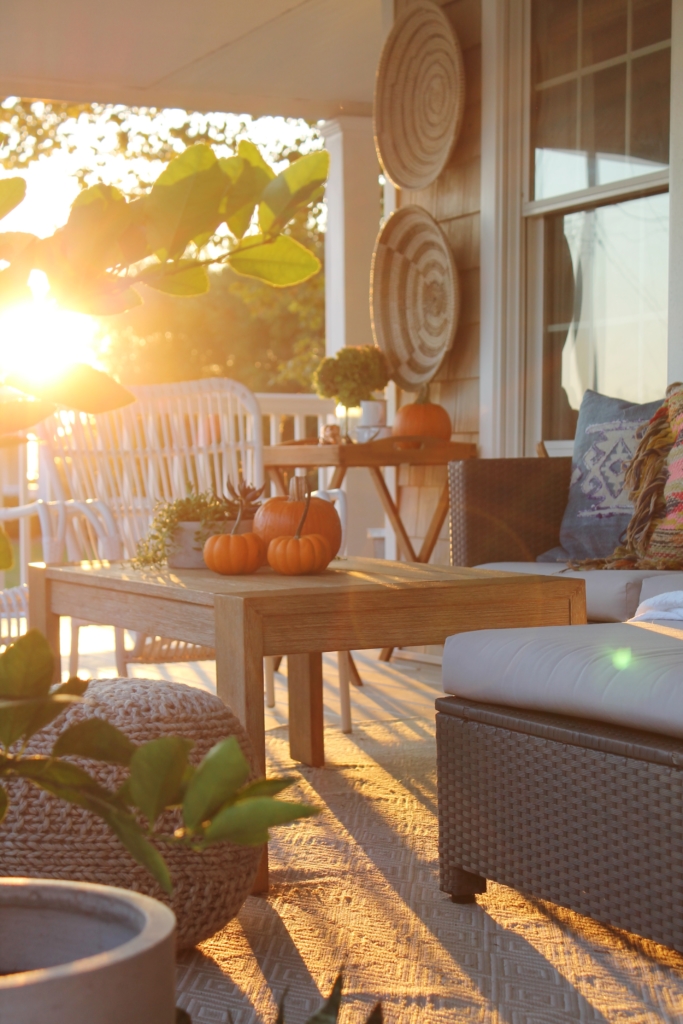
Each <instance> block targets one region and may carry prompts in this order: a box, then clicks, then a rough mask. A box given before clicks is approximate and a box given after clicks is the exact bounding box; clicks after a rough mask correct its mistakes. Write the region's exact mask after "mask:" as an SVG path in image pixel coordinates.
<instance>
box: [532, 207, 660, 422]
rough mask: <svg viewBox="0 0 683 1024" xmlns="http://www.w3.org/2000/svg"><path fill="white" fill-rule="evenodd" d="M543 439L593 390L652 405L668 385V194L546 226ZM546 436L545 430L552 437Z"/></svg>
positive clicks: (567, 216)
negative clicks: (586, 391) (589, 390)
mask: <svg viewBox="0 0 683 1024" xmlns="http://www.w3.org/2000/svg"><path fill="white" fill-rule="evenodd" d="M546 250H547V252H546V256H547V262H546V266H547V277H546V287H545V309H546V332H545V343H544V352H545V367H544V370H545V376H544V387H545V392H544V401H543V424H544V439H547V440H552V439H553V438H555V439H557V438H562V437H563V436H564V437H566V436H567V435H566V433H563V431H565V430H566V429H567V427H568V425H569V424H570V423H571V413H570V412H569V409H570V408H571V409H574V410H576V409H578V408H579V405H580V404H581V398H582V397H583V393H584V391H585V390H586V389H587V388H592V389H593V390H595V391H600V392H602V393H603V394H608V395H611V396H613V397H614V398H625V399H627V400H629V401H632V402H648V401H653V400H654V399H657V398H661V397H662V396H663V395H664V389H665V387H666V354H667V301H668V253H669V196H668V194H667V193H664V194H662V195H657V196H647V197H645V198H642V199H633V200H631V201H629V202H625V203H619V204H616V205H614V206H604V207H601V208H599V209H597V210H583V211H580V212H578V213H570V214H560V215H558V216H555V217H552V218H549V219H548V222H547V229H546ZM546 431H548V433H546Z"/></svg>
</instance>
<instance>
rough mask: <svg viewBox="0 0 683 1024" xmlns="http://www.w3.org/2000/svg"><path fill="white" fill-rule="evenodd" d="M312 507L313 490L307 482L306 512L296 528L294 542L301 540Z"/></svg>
mask: <svg viewBox="0 0 683 1024" xmlns="http://www.w3.org/2000/svg"><path fill="white" fill-rule="evenodd" d="M310 507H311V488H310V487H309V486H308V482H307V483H306V504H305V505H304V512H303V515H302V516H301V521H300V522H299V525H298V526H297V528H296V533H295V534H294V540H301V531H302V530H303V528H304V523H305V522H306V516H307V515H308V510H309V508H310Z"/></svg>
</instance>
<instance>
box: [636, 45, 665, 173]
mask: <svg viewBox="0 0 683 1024" xmlns="http://www.w3.org/2000/svg"><path fill="white" fill-rule="evenodd" d="M670 90H671V51H670V50H661V51H659V52H657V53H650V54H648V55H647V56H646V57H638V58H637V59H636V60H634V61H633V64H632V66H631V153H632V154H633V156H634V157H636V158H638V159H640V160H647V161H649V162H650V163H651V164H658V165H661V166H662V167H667V166H668V164H669V93H670ZM648 169H649V170H656V168H655V167H652V166H649V167H648Z"/></svg>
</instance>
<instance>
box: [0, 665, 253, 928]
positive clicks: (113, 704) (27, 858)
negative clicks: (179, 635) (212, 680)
mask: <svg viewBox="0 0 683 1024" xmlns="http://www.w3.org/2000/svg"><path fill="white" fill-rule="evenodd" d="M87 697H88V704H72V705H71V706H69V708H68V710H67V711H66V712H65V713H64V714H63V715H61V716H60V718H59V719H58V720H57V722H55V723H53V724H52V725H50V726H48V727H47V728H46V729H43V730H42V731H41V732H40V733H38V734H37V735H36V736H34V737H33V738H32V740H31V741H30V743H29V747H28V751H27V752H28V753H33V754H46V753H49V751H50V750H51V749H52V746H53V744H54V742H55V740H56V738H57V736H58V735H59V733H60V732H62V731H63V730H64V729H65V728H66V726H67V725H73V724H74V723H75V722H79V721H82V720H83V719H85V718H94V717H101V718H106V719H108V720H109V721H110V722H111V723H112V725H115V726H116V727H117V728H119V729H121V731H122V732H125V734H126V735H127V736H128V737H129V738H130V739H131V740H132V741H133V742H134V743H144V742H145V740H150V739H156V738H157V737H158V736H185V737H186V738H187V739H191V740H194V741H195V745H194V748H193V749H192V751H191V752H190V760H191V761H192V762H193V763H194V764H196V763H198V762H199V761H200V760H201V759H202V757H204V755H205V754H207V753H208V751H209V750H210V749H211V747H213V746H214V744H216V743H218V741H219V740H222V739H225V737H226V736H230V735H234V736H236V737H237V739H238V742H239V744H240V746H241V747H242V750H243V752H244V754H245V756H246V757H247V758H248V759H249V760H250V762H251V763H252V764H253V754H252V751H251V747H250V744H249V740H248V738H247V735H246V733H245V731H244V729H243V728H242V726H241V725H240V723H239V722H238V720H237V719H236V718H235V716H234V715H233V714H232V712H231V711H230V709H229V708H227V707H225V705H224V704H223V703H222V702H221V701H220V700H219V699H218V697H214V696H213V695H212V694H210V693H205V692H204V691H203V690H199V689H197V688H196V687H192V686H185V685H183V684H181V683H165V682H160V681H159V680H149V679H108V680H97V681H95V682H92V683H91V684H90V686H89V687H88V692H87ZM81 763H82V764H83V767H84V768H86V770H87V771H89V772H90V774H91V775H92V776H93V777H94V778H96V779H97V780H98V781H99V782H101V783H103V784H104V785H106V786H108V787H110V788H116V787H117V786H118V785H120V784H121V782H123V780H124V778H125V777H126V776H127V774H128V773H127V771H126V769H124V768H118V767H116V766H115V765H99V764H96V763H95V762H93V761H83V762H81ZM252 777H255V773H252ZM6 786H7V789H8V790H9V796H10V808H9V811H8V813H7V817H6V818H5V820H4V821H3V823H2V825H1V826H0V875H14V876H17V875H20V876H28V877H29V878H63V879H72V880H76V881H82V882H99V883H100V884H101V885H115V886H119V887H120V888H122V889H134V890H135V891H136V892H141V893H145V894H146V895H148V896H154V897H155V898H156V899H158V900H161V901H162V902H163V903H166V904H167V905H168V906H170V907H171V909H172V910H173V911H174V913H175V915H176V918H177V919H178V930H177V942H178V946H179V947H181V948H182V947H184V946H194V945H196V943H198V942H201V941H202V940H203V939H207V938H209V937H210V936H211V935H214V934H215V933H216V932H217V931H220V929H221V928H222V927H223V926H224V925H225V924H227V922H228V921H229V920H230V919H231V918H232V917H234V916H235V914H236V913H237V911H238V910H239V909H240V907H241V906H242V904H243V903H244V901H245V899H246V898H247V896H248V895H249V893H250V892H251V889H252V886H253V883H254V879H255V878H256V871H257V869H258V864H259V860H260V857H261V850H262V847H251V846H234V845H232V844H230V843H219V844H217V845H216V846H214V847H210V848H209V849H208V850H207V851H206V852H205V853H197V852H195V851H193V850H188V849H183V848H181V847H168V846H160V847H159V848H160V849H161V851H162V853H163V855H164V857H165V859H166V862H167V864H168V866H169V869H170V871H171V877H172V879H173V896H172V897H170V898H169V897H168V896H167V895H166V893H164V892H162V890H161V889H160V888H159V886H158V885H157V884H156V882H155V881H154V879H153V878H152V877H151V875H149V874H148V872H147V871H146V870H145V869H144V868H143V867H141V866H140V865H139V864H137V863H136V862H135V861H134V860H133V858H132V857H131V856H130V854H129V853H128V852H127V850H126V849H125V848H124V847H123V846H122V845H121V843H120V842H119V841H118V839H116V838H115V836H113V835H112V833H111V832H110V831H109V829H108V828H107V826H106V825H105V824H104V822H103V821H102V820H101V819H100V818H97V817H95V815H94V814H91V813H90V812H89V811H86V810H83V808H81V807H75V806H73V805H72V804H67V803H65V802H63V801H61V800H58V799H57V798H56V797H54V796H52V795H51V794H49V793H45V792H43V791H42V790H39V789H36V788H35V786H32V785H31V784H30V783H29V782H27V781H25V780H24V779H11V780H9V781H8V782H7V783H6ZM161 824H162V826H163V831H165V832H171V831H173V829H174V828H177V827H178V825H179V824H181V822H180V816H179V813H177V812H174V811H168V812H166V814H165V816H164V818H163V819H162V822H161Z"/></svg>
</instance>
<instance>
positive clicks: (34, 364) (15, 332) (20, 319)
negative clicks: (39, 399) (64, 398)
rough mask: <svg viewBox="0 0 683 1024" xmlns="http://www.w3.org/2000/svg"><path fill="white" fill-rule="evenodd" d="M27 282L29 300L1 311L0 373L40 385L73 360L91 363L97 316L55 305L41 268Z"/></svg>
mask: <svg viewBox="0 0 683 1024" xmlns="http://www.w3.org/2000/svg"><path fill="white" fill-rule="evenodd" d="M28 283H29V287H30V289H31V292H32V296H33V297H32V299H31V300H29V301H27V302H22V303H21V304H19V305H17V306H12V307H10V308H8V309H5V310H3V311H2V312H1V313H0V375H1V376H5V375H11V374H16V375H18V376H21V377H24V378H27V379H29V380H30V381H32V382H34V383H36V384H39V383H42V382H44V381H47V380H50V379H51V378H52V377H55V376H57V375H58V374H59V373H60V372H62V371H63V370H65V369H66V367H67V366H70V365H71V364H72V363H92V362H93V361H94V348H93V341H94V338H95V333H96V330H97V321H96V319H95V318H94V317H92V316H88V315H87V314H85V313H75V312H73V311H71V310H67V309H62V308H61V307H60V306H58V305H57V303H56V302H55V301H54V299H51V298H50V296H49V285H48V282H47V278H46V277H45V275H44V274H43V273H42V271H39V270H33V271H32V272H31V275H30V277H29V282H28Z"/></svg>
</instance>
